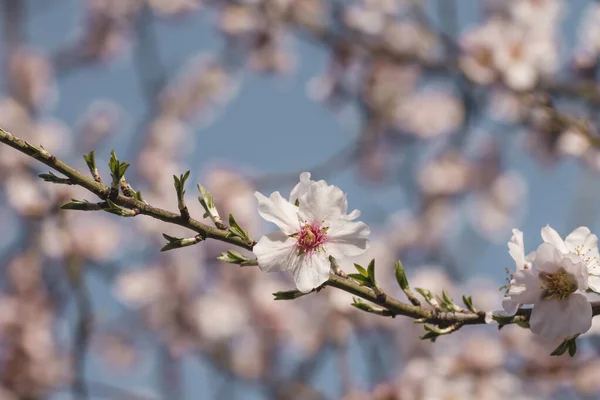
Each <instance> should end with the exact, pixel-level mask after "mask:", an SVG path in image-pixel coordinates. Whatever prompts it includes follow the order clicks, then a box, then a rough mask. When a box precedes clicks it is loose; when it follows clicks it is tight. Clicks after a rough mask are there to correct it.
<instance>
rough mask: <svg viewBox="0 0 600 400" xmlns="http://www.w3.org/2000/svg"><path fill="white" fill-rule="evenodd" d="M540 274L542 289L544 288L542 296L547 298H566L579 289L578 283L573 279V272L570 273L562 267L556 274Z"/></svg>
mask: <svg viewBox="0 0 600 400" xmlns="http://www.w3.org/2000/svg"><path fill="white" fill-rule="evenodd" d="M539 276H540V280H541V281H542V286H541V289H544V293H543V294H542V298H543V299H545V300H550V299H553V298H556V299H558V300H564V299H566V298H567V297H569V295H570V294H571V293H573V292H575V291H576V290H577V284H576V283H575V282H574V280H573V279H572V276H571V274H568V273H567V272H566V271H565V270H564V269H562V268H561V269H559V270H558V272H556V273H554V274H548V273H546V272H540V275H539Z"/></svg>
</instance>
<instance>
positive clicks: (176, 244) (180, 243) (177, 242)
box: [160, 233, 203, 251]
mask: <svg viewBox="0 0 600 400" xmlns="http://www.w3.org/2000/svg"><path fill="white" fill-rule="evenodd" d="M163 237H164V238H165V239H167V241H168V242H169V243H167V244H166V245H164V246H163V247H162V248H161V249H160V251H168V250H173V249H180V248H182V247H188V246H192V245H194V244H196V243H199V242H200V241H202V240H203V238H202V237H201V236H200V235H196V236H194V237H191V238H178V237H175V236H170V235H167V234H166V233H163Z"/></svg>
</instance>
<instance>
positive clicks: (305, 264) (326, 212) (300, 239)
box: [253, 172, 370, 293]
mask: <svg viewBox="0 0 600 400" xmlns="http://www.w3.org/2000/svg"><path fill="white" fill-rule="evenodd" d="M255 196H256V198H257V199H258V213H259V214H260V216H261V217H263V218H264V219H265V220H267V221H269V222H273V223H274V224H276V225H277V226H278V227H279V228H280V230H279V231H277V232H274V233H271V234H268V235H266V236H263V237H262V238H261V239H260V240H259V241H258V243H257V244H256V245H255V246H254V249H253V251H254V254H255V255H256V257H257V259H258V266H259V268H260V269H261V270H262V271H265V272H273V271H291V272H292V274H293V276H294V281H295V283H296V286H297V288H298V290H300V291H302V292H305V293H306V292H309V291H311V290H312V289H314V288H316V287H318V286H320V285H321V284H323V283H324V282H325V281H327V279H329V270H330V261H329V256H333V257H335V258H338V259H343V258H346V257H353V256H357V255H359V254H361V253H363V252H364V251H365V250H366V249H367V247H368V245H369V241H368V239H367V236H368V235H369V233H370V229H369V227H368V226H367V225H366V224H365V223H364V222H353V221H352V220H354V219H356V218H357V217H358V216H359V215H360V212H359V211H358V210H354V211H352V212H351V213H350V214H347V211H348V201H347V199H346V195H345V194H344V193H343V192H342V191H341V189H340V188H339V187H337V186H333V185H328V184H327V183H326V182H325V181H323V180H321V181H318V182H315V181H312V180H311V179H310V174H309V173H308V172H304V173H302V174H301V175H300V183H298V184H297V185H296V186H295V187H294V189H292V192H291V193H290V198H289V201H288V200H285V199H284V198H283V197H282V196H281V194H280V193H279V192H274V193H272V194H271V196H270V197H268V198H267V197H265V196H264V195H262V194H261V193H258V192H256V193H255Z"/></svg>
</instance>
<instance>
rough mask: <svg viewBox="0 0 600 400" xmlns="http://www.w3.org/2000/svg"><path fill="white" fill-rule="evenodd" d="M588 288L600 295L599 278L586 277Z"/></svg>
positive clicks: (595, 276)
mask: <svg viewBox="0 0 600 400" xmlns="http://www.w3.org/2000/svg"><path fill="white" fill-rule="evenodd" d="M588 287H589V288H590V289H592V290H593V291H594V292H596V293H600V276H597V275H589V276H588Z"/></svg>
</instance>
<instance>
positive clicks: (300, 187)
mask: <svg viewBox="0 0 600 400" xmlns="http://www.w3.org/2000/svg"><path fill="white" fill-rule="evenodd" d="M312 183H314V181H313V180H311V179H310V172H303V173H301V174H300V182H298V184H296V186H294V188H293V189H292V191H291V192H290V203H292V204H294V203H295V202H296V200H297V199H299V198H300V197H302V196H303V195H305V194H306V193H308V187H309V186H310V185H311V184H312Z"/></svg>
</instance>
